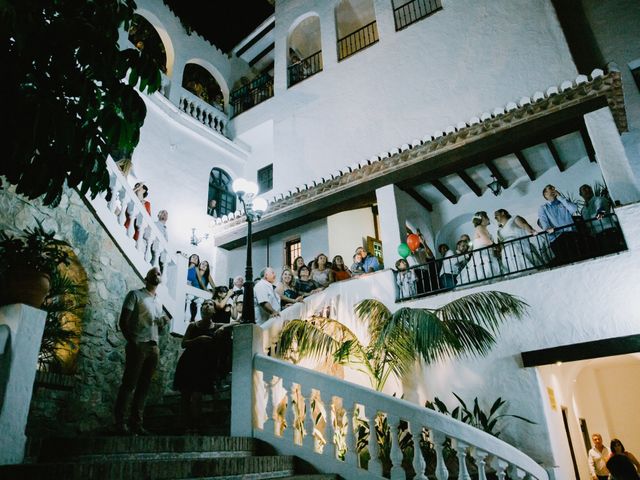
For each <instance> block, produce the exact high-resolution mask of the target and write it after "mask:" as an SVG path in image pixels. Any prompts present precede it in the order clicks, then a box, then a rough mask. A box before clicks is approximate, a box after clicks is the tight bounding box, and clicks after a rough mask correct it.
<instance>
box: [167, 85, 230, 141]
mask: <svg viewBox="0 0 640 480" xmlns="http://www.w3.org/2000/svg"><path fill="white" fill-rule="evenodd" d="M181 88H182V87H181ZM178 107H179V108H180V110H182V111H183V112H185V113H186V114H187V115H190V116H191V117H193V118H195V119H196V120H197V121H199V122H200V123H202V124H203V125H205V126H207V127H209V128H210V129H212V130H215V131H216V132H218V133H220V134H222V135H225V136H226V127H227V116H226V115H225V114H224V112H222V111H220V109H218V108H216V107H214V106H213V105H210V104H208V103H207V102H205V101H204V100H202V99H201V98H198V97H197V96H195V95H194V94H193V93H191V92H190V91H188V90H186V89H184V88H182V90H181V91H180V101H179V103H178Z"/></svg>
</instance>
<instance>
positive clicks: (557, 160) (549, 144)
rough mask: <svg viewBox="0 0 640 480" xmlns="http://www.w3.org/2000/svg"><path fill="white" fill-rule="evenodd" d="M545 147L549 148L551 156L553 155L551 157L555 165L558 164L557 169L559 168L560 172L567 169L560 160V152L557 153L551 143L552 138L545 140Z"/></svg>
mask: <svg viewBox="0 0 640 480" xmlns="http://www.w3.org/2000/svg"><path fill="white" fill-rule="evenodd" d="M547 148H549V151H550V152H551V156H552V157H553V159H554V160H555V162H556V165H557V166H558V170H560V171H561V172H564V171H565V170H566V169H567V167H565V166H564V164H563V163H562V160H561V159H560V153H558V149H557V148H556V146H555V145H554V144H553V140H548V141H547Z"/></svg>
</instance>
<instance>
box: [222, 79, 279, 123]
mask: <svg viewBox="0 0 640 480" xmlns="http://www.w3.org/2000/svg"><path fill="white" fill-rule="evenodd" d="M230 97H231V99H230V102H229V103H230V104H231V108H232V109H233V115H232V116H234V117H235V116H236V115H238V114H240V113H242V112H246V111H247V110H249V109H250V108H251V107H255V106H256V105H258V104H259V103H262V102H264V101H265V100H268V99H269V98H271V97H273V78H271V75H269V74H268V73H263V74H262V75H260V76H259V77H257V78H255V79H254V80H253V81H252V82H251V83H250V84H248V85H244V86H242V87H240V88H238V89H237V90H234V91H233V92H231V95H230Z"/></svg>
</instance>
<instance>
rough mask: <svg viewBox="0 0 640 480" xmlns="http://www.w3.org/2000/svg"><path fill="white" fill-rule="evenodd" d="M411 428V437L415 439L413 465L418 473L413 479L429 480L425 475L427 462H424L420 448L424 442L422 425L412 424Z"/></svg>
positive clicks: (410, 424)
mask: <svg viewBox="0 0 640 480" xmlns="http://www.w3.org/2000/svg"><path fill="white" fill-rule="evenodd" d="M409 428H411V437H412V439H413V463H412V465H413V469H414V470H415V472H416V476H415V477H413V479H414V480H429V479H428V477H427V476H426V475H425V474H424V471H425V469H426V468H427V462H425V461H424V456H423V455H422V447H421V446H420V440H422V425H420V424H417V423H415V422H411V423H409Z"/></svg>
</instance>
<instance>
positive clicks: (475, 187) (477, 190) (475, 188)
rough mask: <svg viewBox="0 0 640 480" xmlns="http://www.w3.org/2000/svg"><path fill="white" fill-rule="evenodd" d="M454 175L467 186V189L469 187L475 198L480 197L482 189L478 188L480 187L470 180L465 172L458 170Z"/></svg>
mask: <svg viewBox="0 0 640 480" xmlns="http://www.w3.org/2000/svg"><path fill="white" fill-rule="evenodd" d="M456 173H457V174H458V176H459V177H460V178H461V179H462V181H463V182H464V183H466V184H467V187H469V188H470V189H471V191H472V192H473V193H475V194H476V196H477V197H481V196H482V188H480V185H478V184H477V183H476V182H474V181H473V178H471V177H470V176H469V174H468V173H467V172H465V171H464V170H460V171H459V172H456Z"/></svg>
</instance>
